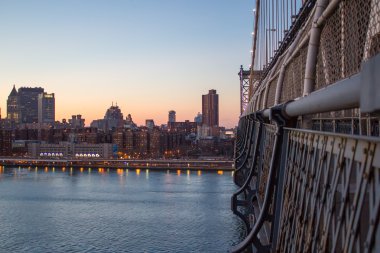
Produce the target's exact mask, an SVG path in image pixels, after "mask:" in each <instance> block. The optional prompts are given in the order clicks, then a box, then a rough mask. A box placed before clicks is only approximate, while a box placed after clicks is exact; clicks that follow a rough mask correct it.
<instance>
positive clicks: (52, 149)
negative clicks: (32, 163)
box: [28, 142, 115, 159]
mask: <svg viewBox="0 0 380 253" xmlns="http://www.w3.org/2000/svg"><path fill="white" fill-rule="evenodd" d="M114 150H115V149H114V147H113V144H111V143H101V144H88V143H81V144H76V143H69V142H62V143H59V144H45V143H29V144H28V155H29V156H31V157H34V158H77V159H96V158H112V157H113V155H114Z"/></svg>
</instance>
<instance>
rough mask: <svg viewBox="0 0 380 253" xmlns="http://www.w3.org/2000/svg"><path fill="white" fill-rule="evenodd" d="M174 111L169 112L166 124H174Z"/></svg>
mask: <svg viewBox="0 0 380 253" xmlns="http://www.w3.org/2000/svg"><path fill="white" fill-rule="evenodd" d="M175 120H176V119H175V111H169V119H168V123H172V122H175Z"/></svg>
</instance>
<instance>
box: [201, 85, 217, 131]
mask: <svg viewBox="0 0 380 253" xmlns="http://www.w3.org/2000/svg"><path fill="white" fill-rule="evenodd" d="M202 124H203V125H206V126H209V127H218V126H219V95H218V94H216V90H209V91H208V94H206V95H202Z"/></svg>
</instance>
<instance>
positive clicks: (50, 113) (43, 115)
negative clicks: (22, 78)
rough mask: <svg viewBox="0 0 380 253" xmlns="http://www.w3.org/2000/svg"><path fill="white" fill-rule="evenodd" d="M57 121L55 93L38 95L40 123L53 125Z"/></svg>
mask: <svg viewBox="0 0 380 253" xmlns="http://www.w3.org/2000/svg"><path fill="white" fill-rule="evenodd" d="M54 121H55V98H54V93H52V94H48V93H46V92H44V93H41V94H38V123H51V124H53V123H54Z"/></svg>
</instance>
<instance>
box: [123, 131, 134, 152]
mask: <svg viewBox="0 0 380 253" xmlns="http://www.w3.org/2000/svg"><path fill="white" fill-rule="evenodd" d="M134 140H135V138H134V131H132V130H131V129H126V131H125V135H124V145H125V150H124V152H125V153H126V154H127V155H128V156H131V155H132V154H133V151H134V147H135V144H134V143H135V142H134Z"/></svg>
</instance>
